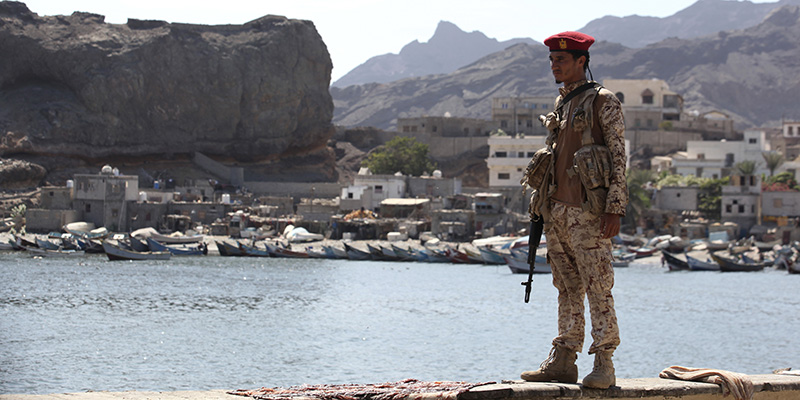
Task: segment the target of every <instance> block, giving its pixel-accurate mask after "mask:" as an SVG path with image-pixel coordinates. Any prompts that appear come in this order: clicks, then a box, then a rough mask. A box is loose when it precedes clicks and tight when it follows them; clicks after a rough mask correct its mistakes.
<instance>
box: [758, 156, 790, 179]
mask: <svg viewBox="0 0 800 400" xmlns="http://www.w3.org/2000/svg"><path fill="white" fill-rule="evenodd" d="M761 156H762V157H764V162H766V163H767V168H768V169H769V176H772V175H775V170H776V169H778V168H780V166H781V165H783V162H784V161H785V159H784V158H783V154H781V153H779V152H777V151H765V152H763V153H761Z"/></svg>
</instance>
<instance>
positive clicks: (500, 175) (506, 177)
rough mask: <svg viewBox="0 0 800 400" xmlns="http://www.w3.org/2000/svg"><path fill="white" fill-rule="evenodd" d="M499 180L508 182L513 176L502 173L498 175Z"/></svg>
mask: <svg viewBox="0 0 800 400" xmlns="http://www.w3.org/2000/svg"><path fill="white" fill-rule="evenodd" d="M497 179H499V180H501V181H507V180H509V179H511V174H509V173H508V172H501V173H499V174H497Z"/></svg>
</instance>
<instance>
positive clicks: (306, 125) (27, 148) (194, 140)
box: [0, 2, 333, 163]
mask: <svg viewBox="0 0 800 400" xmlns="http://www.w3.org/2000/svg"><path fill="white" fill-rule="evenodd" d="M0 54H2V55H3V62H2V63H0V139H2V141H1V142H0V156H20V155H45V154H57V155H59V156H61V157H74V158H82V159H91V158H109V157H116V156H126V157H130V156H141V157H159V156H161V155H164V154H191V153H193V152H195V151H199V152H202V153H204V154H206V155H209V156H211V157H217V158H218V159H221V160H229V161H231V162H244V163H247V162H275V161H276V160H281V161H285V158H286V157H291V156H293V155H297V154H301V155H308V154H310V153H324V154H327V152H326V151H324V147H325V145H326V142H327V140H328V139H329V138H330V137H331V136H332V135H333V127H332V124H331V117H332V114H333V102H332V99H331V97H330V94H329V91H328V85H329V83H330V74H331V69H332V63H331V60H330V56H329V54H328V51H327V48H326V46H325V44H324V43H323V41H322V39H321V38H320V36H319V34H318V33H317V31H316V29H315V27H314V25H313V24H312V23H311V22H310V21H300V20H289V19H286V18H284V17H279V16H266V17H263V18H260V19H257V20H254V21H252V22H249V23H247V24H244V25H226V26H200V25H185V24H170V23H166V22H162V21H137V20H130V21H129V22H128V23H127V24H125V25H115V24H107V23H104V17H103V16H100V15H95V14H88V13H78V12H76V13H74V14H72V15H70V16H55V17H40V16H38V15H37V14H35V13H32V12H31V11H29V10H28V9H27V7H26V6H25V5H24V4H23V3H17V2H2V3H0ZM323 163H325V161H323Z"/></svg>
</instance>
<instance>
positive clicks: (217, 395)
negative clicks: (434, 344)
mask: <svg viewBox="0 0 800 400" xmlns="http://www.w3.org/2000/svg"><path fill="white" fill-rule="evenodd" d="M748 376H749V377H750V379H751V380H752V381H753V386H754V391H755V396H754V398H755V399H756V400H792V399H800V376H792V375H775V374H769V375H748ZM226 392H227V391H226V390H208V391H176V392H139V391H128V392H84V393H60V394H47V395H34V394H3V395H0V400H247V399H248V397H243V396H236V395H230V394H227V393H226ZM410 397H411V396H410ZM423 397H424V398H425V399H427V398H430V399H431V400H433V399H442V398H444V397H442V396H441V394H435V393H429V394H426V395H425V396H423ZM415 398H417V397H415ZM722 398H723V396H722V388H721V387H720V386H719V385H715V384H711V383H700V382H690V381H679V380H672V379H660V378H638V379H619V380H617V386H614V387H612V388H610V389H608V390H600V389H588V388H584V387H582V386H581V385H579V384H562V383H530V382H524V381H504V382H503V383H498V384H492V385H485V386H480V387H476V388H473V389H472V390H470V391H469V392H466V393H462V394H460V395H459V396H458V400H505V399H508V400H546V399H615V400H629V399H630V400H633V399H670V400H672V399H682V400H716V399H722ZM726 399H732V398H731V397H728V398H726Z"/></svg>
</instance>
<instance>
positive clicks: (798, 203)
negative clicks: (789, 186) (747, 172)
mask: <svg viewBox="0 0 800 400" xmlns="http://www.w3.org/2000/svg"><path fill="white" fill-rule="evenodd" d="M761 214H762V215H763V216H772V217H794V216H800V192H762V193H761Z"/></svg>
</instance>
